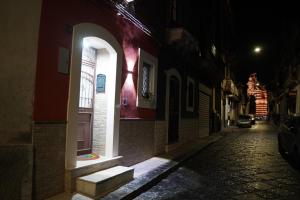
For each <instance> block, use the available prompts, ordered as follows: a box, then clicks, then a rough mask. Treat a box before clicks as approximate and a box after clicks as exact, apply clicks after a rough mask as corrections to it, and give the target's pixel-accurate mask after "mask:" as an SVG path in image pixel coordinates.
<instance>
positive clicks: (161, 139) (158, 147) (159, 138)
mask: <svg viewBox="0 0 300 200" xmlns="http://www.w3.org/2000/svg"><path fill="white" fill-rule="evenodd" d="M166 125H167V123H166V121H155V127H154V154H155V155H159V154H162V153H165V147H166V144H167V127H166Z"/></svg>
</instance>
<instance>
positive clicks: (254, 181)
mask: <svg viewBox="0 0 300 200" xmlns="http://www.w3.org/2000/svg"><path fill="white" fill-rule="evenodd" d="M142 199H180V200H185V199H206V200H207V199H209V200H210V199H212V200H215V199H238V200H241V199H247V200H252V199H289V200H292V199H295V200H296V199H300V172H299V170H295V169H294V168H293V167H291V166H290V164H289V163H288V162H287V161H286V160H285V159H283V158H282V156H281V155H280V154H279V153H278V150H277V132H276V130H275V129H274V128H273V127H272V126H271V125H268V124H266V123H263V122H259V123H257V124H256V125H255V126H253V127H252V128H251V129H236V130H235V132H232V133H228V134H227V135H226V136H225V137H224V138H222V139H221V140H219V141H218V142H216V143H214V144H212V145H210V146H208V147H207V148H205V149H203V150H202V151H200V152H199V154H197V155H196V156H195V157H193V158H191V159H190V160H189V161H187V162H186V163H184V164H183V165H182V166H181V167H180V168H179V169H177V170H176V171H175V172H173V173H172V174H170V175H169V176H168V177H167V178H165V179H163V180H162V181H161V182H160V183H158V184H157V185H155V186H153V187H152V188H151V189H150V190H148V191H147V192H145V193H143V194H141V195H140V196H138V197H137V198H136V200H142Z"/></svg>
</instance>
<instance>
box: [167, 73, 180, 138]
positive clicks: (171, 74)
mask: <svg viewBox="0 0 300 200" xmlns="http://www.w3.org/2000/svg"><path fill="white" fill-rule="evenodd" d="M165 74H166V81H167V85H166V104H165V105H166V107H165V119H166V132H167V134H166V142H168V133H169V126H168V124H169V101H170V78H171V77H172V76H175V77H176V78H177V79H178V80H179V97H178V98H179V119H178V136H179V140H180V132H179V131H180V124H181V88H182V79H181V76H180V73H179V72H178V71H177V69H175V68H171V69H168V70H167V71H166V72H165Z"/></svg>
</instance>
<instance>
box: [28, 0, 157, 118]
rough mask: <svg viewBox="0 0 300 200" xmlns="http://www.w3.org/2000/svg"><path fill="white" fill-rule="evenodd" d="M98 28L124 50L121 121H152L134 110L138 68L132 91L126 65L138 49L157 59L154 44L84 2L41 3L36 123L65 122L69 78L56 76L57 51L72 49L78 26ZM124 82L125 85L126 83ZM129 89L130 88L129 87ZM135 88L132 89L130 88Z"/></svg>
mask: <svg viewBox="0 0 300 200" xmlns="http://www.w3.org/2000/svg"><path fill="white" fill-rule="evenodd" d="M86 22H88V23H94V24H98V25H100V26H102V27H104V28H106V29H107V30H108V31H110V32H111V33H112V34H113V35H114V36H115V38H116V39H117V40H118V41H119V43H120V45H121V46H122V47H123V50H124V60H123V69H122V86H121V87H122V92H121V94H120V95H121V99H122V97H125V96H126V97H127V98H128V106H126V107H124V106H122V107H121V118H143V119H144V118H147V119H153V118H154V117H155V111H154V110H149V109H138V108H136V106H135V105H136V91H135V90H136V86H137V66H138V62H137V60H136V63H135V65H134V69H133V73H132V79H131V80H130V81H131V82H132V83H131V85H132V86H131V89H130V87H128V84H127V86H126V85H125V86H124V84H126V83H128V78H127V73H128V71H127V63H131V62H132V61H133V60H134V59H137V54H138V48H142V49H143V50H145V51H147V52H148V53H150V54H152V55H154V56H156V55H157V47H156V43H155V41H154V40H153V39H152V38H151V37H150V36H148V35H146V34H145V33H144V32H142V31H141V30H140V29H139V28H138V27H136V26H135V25H133V24H132V23H131V22H129V21H128V20H126V19H124V18H123V17H122V16H118V15H117V14H116V12H115V11H114V10H113V9H112V8H110V7H108V6H106V5H96V4H93V3H91V2H90V1H86V0H73V1H72V2H71V3H70V2H67V1H60V0H44V1H43V6H42V13H41V22H40V33H39V44H38V60H37V73H36V85H35V98H34V120H35V121H66V116H67V102H68V89H69V75H65V74H61V73H59V72H58V50H59V47H64V48H68V49H70V50H71V47H72V26H73V25H76V24H80V23H86ZM126 80H127V82H126ZM129 85H130V84H129ZM133 86H134V87H133Z"/></svg>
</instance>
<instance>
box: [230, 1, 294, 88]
mask: <svg viewBox="0 0 300 200" xmlns="http://www.w3.org/2000/svg"><path fill="white" fill-rule="evenodd" d="M283 2H284V3H283ZM286 2H289V3H286ZM290 2H291V1H279V2H277V1H267V0H265V1H264V0H260V1H259V0H251V1H249V0H232V1H231V3H232V11H233V12H232V13H233V20H234V27H235V42H236V53H237V56H236V57H237V63H236V67H235V68H236V71H238V76H237V77H236V79H237V80H238V81H240V82H242V83H244V84H245V83H246V82H247V79H248V77H249V74H250V73H253V72H257V77H258V80H259V81H260V82H261V83H262V84H265V85H266V86H267V87H268V85H269V84H270V82H271V81H272V80H274V76H275V71H276V68H278V67H279V65H280V53H281V49H282V48H281V47H282V44H283V43H284V38H283V36H282V35H283V34H282V32H283V29H284V27H285V26H284V23H286V21H289V20H298V18H297V15H298V14H296V12H295V10H296V8H299V6H296V5H292V4H290ZM297 12H299V11H297ZM256 45H259V46H261V47H262V52H261V53H260V54H259V55H256V54H254V53H253V49H254V47H255V46H256Z"/></svg>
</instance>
